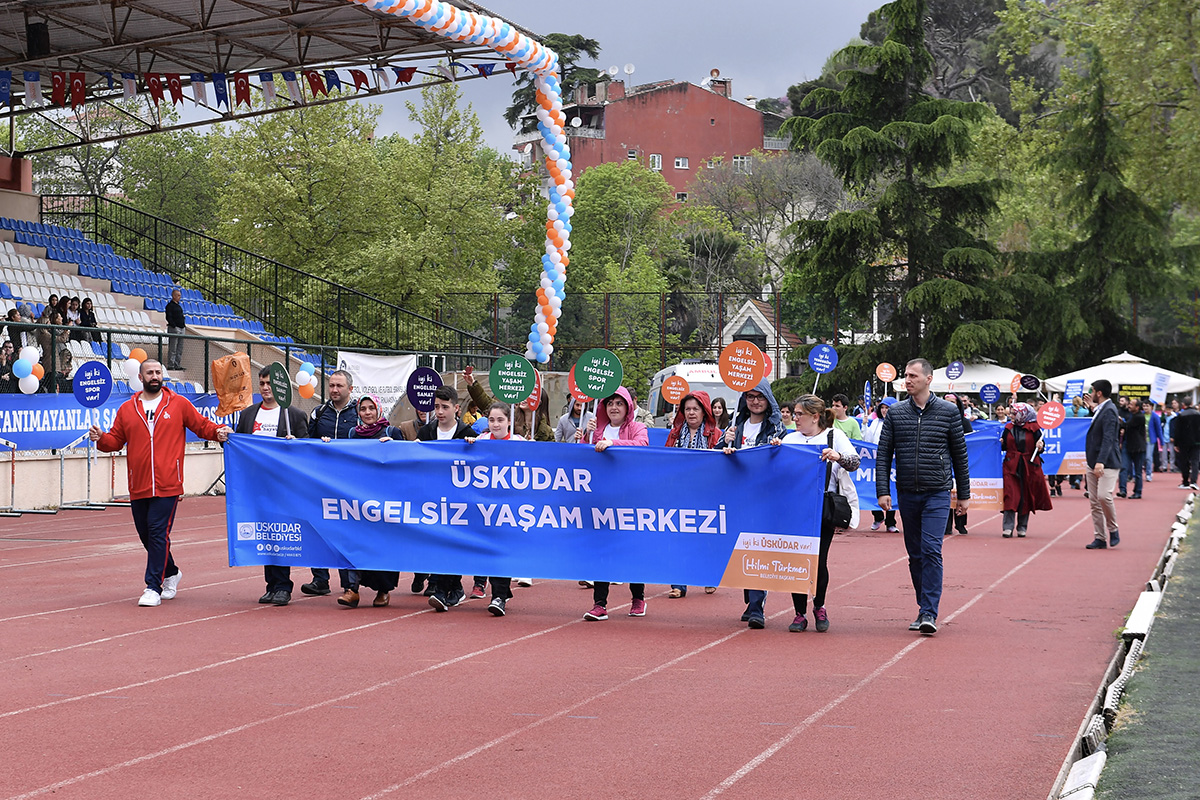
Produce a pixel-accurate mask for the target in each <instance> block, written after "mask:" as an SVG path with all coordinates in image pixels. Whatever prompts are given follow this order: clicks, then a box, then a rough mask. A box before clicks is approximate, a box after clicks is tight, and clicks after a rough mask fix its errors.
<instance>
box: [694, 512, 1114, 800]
mask: <svg viewBox="0 0 1200 800" xmlns="http://www.w3.org/2000/svg"><path fill="white" fill-rule="evenodd" d="M1091 518H1092V517H1091V514H1090V513H1089V514H1088V515H1087V516H1085V517H1083V518H1082V519H1080V520H1079V521H1078V522H1076V523H1075V524H1074V525H1072V526H1070V527H1069V528H1067V529H1066V530H1065V531H1063V532H1062V533H1060V534H1059V535H1058V536H1056V537H1054V538H1053V539H1051V540H1050V541H1049V542H1047V543H1046V544H1044V545H1043V546H1042V547H1041V548H1040V549H1039V550H1037V552H1035V553H1033V554H1032V555H1030V556H1029V557H1028V558H1026V559H1025V560H1024V561H1022V562H1021V563H1020V564H1018V565H1017V566H1015V567H1013V568H1012V569H1010V570H1009V571H1008V572H1006V573H1004V575H1002V576H1000V577H999V578H997V579H996V580H995V581H994V582H993V583H992V585H991V586H988V587H987V588H986V589H984V590H982V591H981V592H979V594H977V595H975V596H974V597H972V598H971V599H970V600H968V601H967V602H966V603H965V604H964V605H962V606H960V607H959V608H958V609H957V610H955V611H954V612H953V613H952V614H950V615H949V616H948V617H944V618H943V622H951V621H952V620H954V619H955V618H956V617H958V616H959V615H960V614H962V613H963V612H965V611H966V610H967V609H969V608H970V607H971V606H973V605H975V604H976V603H977V602H979V601H980V600H981V599H982V598H983V597H985V596H986V595H987V594H988V593H990V592H992V591H993V590H994V589H996V587H998V586H999V585H1000V584H1002V583H1004V581H1006V580H1008V579H1009V578H1011V577H1012V576H1013V575H1015V574H1017V573H1018V572H1019V571H1021V570H1022V569H1024V568H1025V567H1026V566H1028V565H1029V564H1031V563H1032V562H1033V561H1034V559H1036V558H1037V557H1038V556H1040V555H1041V554H1042V553H1044V552H1046V551H1047V550H1049V549H1050V548H1051V547H1053V546H1054V545H1056V544H1058V542H1060V541H1061V540H1062V539H1063V538H1064V537H1065V536H1066V535H1067V534H1069V533H1070V532H1071V531H1073V530H1075V529H1076V528H1078V527H1079V526H1080V525H1082V524H1083V523H1084V522H1088V521H1090V520H1091ZM926 641H928V638H927V637H924V636H923V637H921V638H919V639H915V640H914V641H912V642H910V643H909V644H908V645H906V646H905V647H903V648H901V649H900V650H899V652H897V653H896V654H895V655H893V656H892V657H891V658H889V659H888V660H887V661H885V662H884V663H882V664H880V665H879V666H878V667H876V668H875V669H874V671H872V672H871V674H869V675H867V676H866V677H865V678H863V679H862V680H861V681H859V682H858V683H856V684H854V686H852V687H850V688H849V689H847V690H846V691H845V692H843V693H842V694H841V695H840V696H839V697H837V698H835V699H833V700H830V701H829V702H828V703H826V704H825V705H824V706H823V707H822V708H820V709H818V710H817V711H814V712H813V713H812V714H810V715H809V716H808V717H806V718H805V719H804V720H803V721H801V722H799V723H798V724H797V725H796V726H795V727H794V728H792V729H791V730H789V731H788V732H787V733H786V734H784V735H783V736H782V737H780V738H779V739H777V740H776V741H775V742H774V743H772V744H771V746H769V747H768V748H767V749H766V750H763V751H762V752H761V753H759V754H758V755H757V756H755V757H754V758H752V759H750V760H749V761H747V762H746V763H745V764H744V765H742V767H741V769H739V770H738V771H737V772H735V773H733V774H732V775H730V776H729V777H728V778H726V779H725V780H723V781H721V782H720V783H719V784H717V785H716V786H715V787H713V789H712V790H711V791H710V792H709V793H708V794H706V795H704V796H703V800H712V798H714V797H718V796H719V795H721V794H724V793H725V791H727V790H728V789H730V788H732V787H733V786H734V785H735V784H736V783H737V782H738V781H740V780H742V778H745V777H746V776H747V775H749V774H750V773H751V772H753V771H754V770H756V769H758V768H759V767H760V766H762V765H763V764H765V763H766V762H767V761H768V760H769V759H770V758H771V757H772V756H773V755H775V754H776V753H778V752H779V751H780V750H782V749H783V748H785V747H787V746H788V745H789V744H791V743H792V741H794V740H795V739H796V738H797V737H798V736H799V735H800V734H802V733H804V732H805V731H806V730H808V729H809V728H810V727H812V725H813V724H814V723H816V722H817V721H818V720H819V719H821V718H822V717H824V716H825V715H826V714H828V713H829V712H830V711H833V710H834V709H835V708H837V707H838V706H840V705H841V704H842V703H844V702H846V701H847V700H849V699H850V698H851V697H853V696H854V695H855V694H857V693H858V692H860V691H861V690H863V689H865V688H866V687H867V686H869V685H870V684H871V683H872V682H874V680H875V679H876V678H878V677H879V676H880V675H882V674H883V673H884V672H886V671H887V670H888V669H890V668H891V667H893V666H895V665H896V664H897V663H899V662H900V660H901V659H902V658H904V657H905V656H906V655H908V654H909V653H911V652H912V651H913V650H915V649H916V648H917V647H919V646H920V645H921V644H922V643H923V642H926Z"/></svg>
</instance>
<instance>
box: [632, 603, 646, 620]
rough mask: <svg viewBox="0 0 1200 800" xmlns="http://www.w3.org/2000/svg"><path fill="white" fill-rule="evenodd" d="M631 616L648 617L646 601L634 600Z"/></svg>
mask: <svg viewBox="0 0 1200 800" xmlns="http://www.w3.org/2000/svg"><path fill="white" fill-rule="evenodd" d="M629 616H631V617H644V616H646V601H645V600H634V601H633V603H632V605H630V606H629Z"/></svg>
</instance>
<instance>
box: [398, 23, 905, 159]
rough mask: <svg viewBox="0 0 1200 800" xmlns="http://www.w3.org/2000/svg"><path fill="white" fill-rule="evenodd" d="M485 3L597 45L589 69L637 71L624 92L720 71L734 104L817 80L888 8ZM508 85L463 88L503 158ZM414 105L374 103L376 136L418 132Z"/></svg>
mask: <svg viewBox="0 0 1200 800" xmlns="http://www.w3.org/2000/svg"><path fill="white" fill-rule="evenodd" d="M483 5H484V6H485V7H486V8H488V9H490V10H492V11H493V12H495V13H496V14H499V15H501V16H503V17H506V18H508V19H510V20H512V21H513V22H517V23H519V24H521V25H523V26H524V27H526V28H528V29H529V30H532V31H534V32H536V33H538V34H542V35H544V34H547V33H567V34H576V33H578V34H582V35H584V36H587V37H589V38H592V39H595V40H596V41H598V42H599V43H600V47H601V48H602V49H601V53H600V58H599V59H598V61H597V62H596V63H595V64H588V63H586V62H585V63H584V64H583V65H584V66H595V67H598V68H600V69H606V68H608V67H609V66H613V65H616V66H618V67H621V68H624V66H625V65H626V64H633V65H634V68H635V72H634V74H633V75H632V76H631V77H630V78H627V79H626V84H627V85H636V84H641V83H651V82H653V81H660V80H667V79H671V78H674V79H675V80H681V81H682V80H686V81H691V82H692V83H697V84H698V83H700V81H701V80H703V79H704V78H705V77H707V76H708V73H709V70H711V69H713V68H714V67H715V68H717V69H720V70H721V75H722V76H723V77H728V78H731V79H732V80H733V94H734V97H736V98H738V99H741V98H744V97H745V96H746V95H754V96H755V97H759V98H763V97H781V96H783V95H785V94H786V93H787V88H788V87H789V86H791V85H792V84H794V83H798V82H800V81H804V80H808V79H810V78H815V77H817V76H818V75H820V74H821V67H822V65H823V64H824V63H825V60H826V59H827V58H828V57H829V55H830V54H831V53H833V52H834V51H835V50H837V49H839V48H841V47H842V46H843V45H845V44H846V43H847V42H849V41H850V39H851V38H853V37H855V36H857V35H858V30H859V27H860V26H861V25H862V23H863V22H864V21H865V20H866V18H867V14H869V13H870V12H871V11H873V10H874V9H876V8H878V7H879V6H880V5H882V0H758V2H754V3H747V2H740V1H739V2H733V0H648V1H644V2H638V3H635V2H630V0H607V1H606V0H591V1H590V2H581V1H580V0H560V1H559V2H547V0H483ZM467 62H468V63H470V59H467ZM618 77H625V76H624V73H623V72H622V73H621V74H620V75H619V76H618ZM512 84H513V78H512V76H511V75H509V74H508V73H507V72H503V73H501V72H497V74H496V75H493V76H492V77H491V78H488V79H487V80H472V81H466V82H464V83H463V84H462V87H461V88H462V92H463V99H464V101H466V102H469V103H471V105H472V106H473V107H474V109H475V113H476V114H478V115H479V119H480V122H481V123H482V124H483V128H484V133H485V135H486V137H487V141H488V143H489V144H490V145H491V146H492V147H494V148H496V149H497V150H499V151H500V152H501V153H506V154H507V153H509V152H510V147H511V145H512V130H511V129H510V128H509V127H508V125H507V124H505V122H504V118H503V114H504V109H505V108H507V106H508V105H509V103H510V102H511V101H512V90H513V85H512ZM408 99H413V100H414V101H416V100H418V99H419V98H417V97H416V93H415V92H414V93H409V92H401V93H398V94H394V95H389V96H388V97H385V98H382V99H380V98H376V100H375V102H382V104H383V109H384V110H383V117H382V120H381V129H380V131H379V133H381V134H388V133H392V132H399V133H401V134H404V135H408V134H410V133H411V132H412V130H413V128H412V125H411V123H410V122H409V121H408V112H407V110H406V109H405V107H404V102H405V100H408Z"/></svg>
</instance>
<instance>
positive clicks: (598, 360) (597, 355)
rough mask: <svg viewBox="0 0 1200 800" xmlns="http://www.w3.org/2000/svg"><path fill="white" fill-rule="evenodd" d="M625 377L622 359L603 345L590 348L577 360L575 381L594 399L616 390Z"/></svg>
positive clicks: (601, 398)
mask: <svg viewBox="0 0 1200 800" xmlns="http://www.w3.org/2000/svg"><path fill="white" fill-rule="evenodd" d="M624 377H625V369H624V367H622V366H621V359H619V358H617V354H616V353H614V352H612V351H611V350H605V349H604V348H603V347H596V348H594V349H592V350H588V351H587V352H586V353H584V354H583V355H581V356H580V357H579V360H578V361H576V362H575V383H576V384H577V385H578V386H579V391H581V392H583V393H584V394H586V395H587V396H588V397H590V398H592V399H594V400H603V399H604V398H606V397H608V396H609V395H611V394H613V393H614V392H616V391H617V387H618V386H620V385H621V380H622V379H623V378H624Z"/></svg>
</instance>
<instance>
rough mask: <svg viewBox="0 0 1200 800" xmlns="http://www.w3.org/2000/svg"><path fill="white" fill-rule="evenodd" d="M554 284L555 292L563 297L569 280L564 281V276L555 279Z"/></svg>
mask: <svg viewBox="0 0 1200 800" xmlns="http://www.w3.org/2000/svg"><path fill="white" fill-rule="evenodd" d="M553 285H554V293H555V294H557V295H558V296H559V297H562V293H563V287H564V286H566V285H567V282H566V281H564V280H563V279H562V278H558V279H557V280H555V281H554V284H553Z"/></svg>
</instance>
